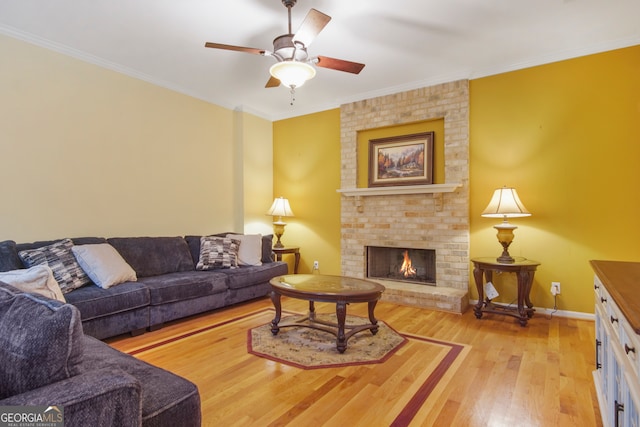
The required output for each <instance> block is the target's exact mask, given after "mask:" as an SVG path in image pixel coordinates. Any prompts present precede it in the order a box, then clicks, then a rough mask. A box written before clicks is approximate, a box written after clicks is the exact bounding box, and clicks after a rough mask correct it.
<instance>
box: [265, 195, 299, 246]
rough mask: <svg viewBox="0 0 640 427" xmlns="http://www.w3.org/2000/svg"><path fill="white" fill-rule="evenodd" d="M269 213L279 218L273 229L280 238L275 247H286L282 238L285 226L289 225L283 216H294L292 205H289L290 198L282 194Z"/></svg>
mask: <svg viewBox="0 0 640 427" xmlns="http://www.w3.org/2000/svg"><path fill="white" fill-rule="evenodd" d="M267 215H271V216H277V217H278V220H277V221H274V222H273V231H274V233H275V235H276V237H277V238H278V241H277V242H276V244H275V245H273V247H274V248H284V245H283V244H282V242H280V238H281V237H282V235H283V234H284V226H285V225H287V223H286V222H284V221H283V220H282V217H283V216H284V217H287V216H294V215H293V211H292V210H291V206H289V200H287V199H285V198H284V197H282V196H280V197H277V198H276V199H275V200H274V201H273V204H272V205H271V207H270V208H269V210H268V211H267Z"/></svg>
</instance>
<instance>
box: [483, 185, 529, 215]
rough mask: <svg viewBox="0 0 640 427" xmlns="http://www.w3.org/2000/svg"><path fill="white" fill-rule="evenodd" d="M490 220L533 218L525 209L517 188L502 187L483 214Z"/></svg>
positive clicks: (495, 193) (494, 194)
mask: <svg viewBox="0 0 640 427" xmlns="http://www.w3.org/2000/svg"><path fill="white" fill-rule="evenodd" d="M481 215H482V216H484V217H488V218H518V217H524V216H531V214H530V213H529V211H528V210H527V208H525V207H524V205H523V204H522V202H521V201H520V198H519V197H518V192H517V191H516V189H515V188H510V187H506V186H505V187H502V188H498V189H497V190H496V191H495V192H494V193H493V197H492V198H491V201H490V202H489V205H488V206H487V207H486V209H485V210H484V212H482V214H481Z"/></svg>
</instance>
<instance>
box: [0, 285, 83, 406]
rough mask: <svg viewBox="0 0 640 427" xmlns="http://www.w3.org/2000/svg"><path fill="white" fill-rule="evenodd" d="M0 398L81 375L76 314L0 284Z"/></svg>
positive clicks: (57, 303) (71, 308)
mask: <svg viewBox="0 0 640 427" xmlns="http://www.w3.org/2000/svg"><path fill="white" fill-rule="evenodd" d="M0 331H2V333H1V334H0V360H2V363H0V399H4V398H6V397H9V396H14V395H17V394H20V393H24V392H26V391H29V390H33V389H36V388H38V387H42V386H45V385H47V384H52V383H55V382H58V381H61V380H64V379H66V378H70V377H72V376H75V375H78V374H79V373H81V372H82V368H81V366H82V359H83V352H84V347H83V336H84V334H83V332H82V323H81V321H80V312H79V311H78V309H77V308H76V307H74V306H72V305H71V304H63V303H61V302H60V301H54V300H51V299H48V298H45V297H43V296H41V295H37V294H31V293H21V292H20V291H15V290H12V287H11V286H10V285H2V284H0Z"/></svg>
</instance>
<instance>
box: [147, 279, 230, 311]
mask: <svg viewBox="0 0 640 427" xmlns="http://www.w3.org/2000/svg"><path fill="white" fill-rule="evenodd" d="M140 283H143V284H144V285H145V286H147V288H148V289H149V294H150V298H151V305H161V304H167V303H170V302H175V301H184V300H188V299H191V298H198V297H202V296H206V295H213V294H218V293H222V292H226V290H227V277H226V275H224V274H222V273H218V272H214V271H186V272H182V273H170V274H163V275H162V276H153V277H145V278H141V279H140Z"/></svg>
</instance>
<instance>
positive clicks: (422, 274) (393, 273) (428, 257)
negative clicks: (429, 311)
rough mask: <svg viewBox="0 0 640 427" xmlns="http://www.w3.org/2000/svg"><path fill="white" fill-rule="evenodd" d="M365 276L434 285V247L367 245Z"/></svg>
mask: <svg viewBox="0 0 640 427" xmlns="http://www.w3.org/2000/svg"><path fill="white" fill-rule="evenodd" d="M366 254H367V263H366V264H367V277H368V278H372V279H385V280H396V281H401V282H411V283H419V284H423V285H431V286H436V251H435V250H434V249H415V248H395V247H387V246H367V247H366Z"/></svg>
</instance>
